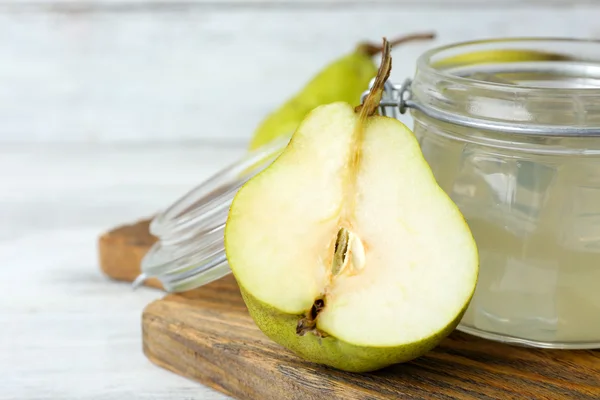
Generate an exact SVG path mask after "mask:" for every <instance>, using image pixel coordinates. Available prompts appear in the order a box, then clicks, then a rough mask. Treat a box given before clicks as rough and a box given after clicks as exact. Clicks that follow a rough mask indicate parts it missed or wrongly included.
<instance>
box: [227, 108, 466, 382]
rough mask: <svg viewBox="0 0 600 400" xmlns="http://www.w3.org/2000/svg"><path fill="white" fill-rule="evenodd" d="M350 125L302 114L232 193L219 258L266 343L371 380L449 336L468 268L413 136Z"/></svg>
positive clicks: (323, 114) (386, 124) (457, 224)
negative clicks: (273, 155) (278, 147)
mask: <svg viewBox="0 0 600 400" xmlns="http://www.w3.org/2000/svg"><path fill="white" fill-rule="evenodd" d="M358 123H359V116H358V115H357V113H356V112H355V111H354V109H353V108H352V107H351V106H349V105H348V104H346V103H333V104H329V105H325V106H320V107H318V108H316V109H315V110H313V111H312V112H311V113H310V114H309V115H308V117H307V118H306V119H305V120H304V121H303V123H302V124H301V126H300V127H299V129H298V130H297V131H296V133H295V134H294V136H293V137H292V140H291V141H290V143H289V145H288V147H287V148H286V149H285V150H284V152H283V153H282V154H281V155H280V156H279V158H278V159H276V160H275V161H274V162H273V163H272V164H271V165H270V166H269V167H268V168H267V169H265V170H264V171H263V172H261V173H260V174H259V175H257V176H255V177H254V178H253V179H251V180H250V181H249V182H248V183H246V184H245V185H244V186H243V187H242V188H241V189H240V190H239V192H238V193H237V195H236V197H235V199H234V202H233V204H232V207H231V210H230V213H229V217H228V221H227V226H226V232H225V245H226V251H227V257H228V260H229V263H230V266H231V269H232V271H233V273H234V276H235V277H236V280H237V281H238V283H239V285H240V287H241V290H242V293H243V294H244V298H245V300H246V302H247V304H248V306H249V309H250V313H251V314H252V316H253V318H254V319H255V321H256V322H257V325H258V326H259V327H260V328H261V329H262V330H263V331H264V332H265V333H266V334H267V335H268V336H269V337H271V338H272V339H273V340H275V341H277V342H279V343H281V344H283V345H284V346H286V347H288V348H291V349H292V350H294V351H296V352H297V353H298V354H300V355H302V356H303V357H304V358H307V359H309V360H313V361H315V362H320V363H324V364H328V365H331V366H334V367H337V368H340V369H346V370H351V371H368V370H373V369H378V368H381V367H383V366H386V365H389V364H393V363H397V362H402V361H407V360H409V359H412V358H415V357H418V356H419V355H421V354H422V353H423V352H425V351H427V350H429V349H430V348H432V347H434V346H435V345H437V343H438V342H439V341H440V340H441V339H442V338H443V337H444V336H446V335H447V334H448V333H449V332H450V331H451V330H452V329H454V327H455V326H456V324H457V323H458V322H459V320H460V317H461V316H462V313H464V311H465V309H466V307H467V305H468V303H469V301H470V299H471V296H472V294H473V291H474V289H475V284H476V281H477V274H478V255H477V249H476V246H475V243H474V241H473V237H472V235H471V232H470V230H469V228H468V226H467V224H466V223H465V221H464V219H463V217H462V215H461V213H460V212H459V210H458V208H457V207H456V206H455V205H454V203H453V202H452V201H451V200H450V199H449V198H448V197H447V195H446V194H445V193H444V192H443V191H442V189H441V188H440V187H439V186H438V185H437V183H436V181H435V179H434V177H433V175H432V173H431V170H430V168H429V166H428V164H427V163H426V161H425V160H424V158H423V156H422V153H421V151H420V148H419V145H418V142H417V140H416V139H415V137H414V136H413V134H412V132H411V131H410V130H409V129H408V128H406V127H405V126H404V125H403V124H402V123H401V122H400V121H398V120H395V119H392V118H387V117H380V116H374V117H371V118H369V119H368V120H367V121H366V123H365V125H364V128H362V129H360V128H359V129H357V124H358ZM361 130H362V132H359V133H357V131H361ZM357 135H360V136H361V138H360V140H358V139H357ZM336 247H337V249H336ZM340 249H342V251H340ZM340 254H341V256H340ZM359 354H360V356H359Z"/></svg>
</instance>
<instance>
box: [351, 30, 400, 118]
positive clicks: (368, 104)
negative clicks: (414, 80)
mask: <svg viewBox="0 0 600 400" xmlns="http://www.w3.org/2000/svg"><path fill="white" fill-rule="evenodd" d="M382 48H383V52H382V54H381V64H379V70H378V71H377V76H376V77H375V82H374V83H373V87H372V88H371V90H370V92H369V94H368V95H367V98H366V99H365V101H364V103H363V104H362V105H360V106H358V107H357V108H356V110H355V111H357V112H360V118H361V120H362V121H363V122H364V119H365V118H366V117H367V116H371V115H373V114H375V111H377V108H378V107H379V103H380V102H381V97H382V96H383V91H384V86H385V82H386V81H387V79H388V78H389V77H390V72H391V70H392V55H391V51H392V46H391V43H390V42H389V41H388V40H387V39H386V38H383V46H382Z"/></svg>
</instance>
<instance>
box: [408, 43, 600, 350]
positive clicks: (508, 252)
mask: <svg viewBox="0 0 600 400" xmlns="http://www.w3.org/2000/svg"><path fill="white" fill-rule="evenodd" d="M499 49H502V50H506V49H520V50H531V51H547V52H552V53H553V54H560V55H561V57H559V58H560V59H559V60H547V59H546V58H544V59H543V60H537V61H533V62H532V61H520V60H515V61H513V62H500V63H495V62H493V61H490V62H488V63H485V64H473V63H472V62H470V61H469V58H465V57H463V58H462V61H459V62H454V63H450V65H445V66H439V65H440V64H442V62H441V61H443V60H447V59H448V58H449V57H457V56H459V55H469V54H474V53H475V52H479V51H489V50H499ZM594 56H595V57H596V59H595V61H594V58H593V57H594ZM556 58H558V57H556ZM599 58H600V44H598V43H594V42H582V41H573V40H547V39H546V40H542V39H537V40H503V41H487V42H475V43H467V44H460V45H453V46H448V47H444V48H440V49H435V50H432V51H430V52H428V53H426V54H424V55H423V56H422V57H421V58H420V59H419V62H418V66H417V72H416V75H415V78H414V81H413V83H412V85H411V100H413V101H414V102H415V103H417V104H419V105H421V106H422V107H425V108H426V109H425V110H423V112H422V111H419V110H418V109H415V110H413V112H412V116H413V119H414V132H415V135H416V136H417V138H418V139H419V142H420V144H421V148H422V151H423V154H424V156H425V158H426V160H427V161H428V163H429V164H430V166H431V168H432V171H433V173H434V176H435V177H436V179H437V181H438V184H439V185H440V186H441V187H442V189H444V190H445V191H446V192H447V193H448V194H449V196H450V197H451V198H452V199H453V201H454V202H455V203H456V204H457V206H458V207H459V209H460V210H461V212H462V213H463V215H464V217H465V219H466V220H467V223H468V224H469V226H470V228H471V230H472V232H473V235H474V237H475V241H476V243H477V246H478V249H479V254H480V273H479V280H478V284H477V289H476V292H475V295H474V297H473V300H472V302H471V305H470V307H469V309H468V311H467V313H466V315H465V316H464V318H463V320H462V322H461V325H460V329H462V330H464V331H466V332H469V333H472V334H476V335H479V336H484V337H488V338H492V339H499V340H504V341H512V342H519V343H524V344H532V345H536V346H540V347H563V348H568V347H574V348H585V347H600V136H597V135H598V134H600V132H599V131H598V129H597V128H598V127H600V64H599V63H598V59H599ZM436 64H437V65H438V66H436ZM422 107H421V108H422ZM431 110H434V112H433V114H435V113H442V114H444V115H446V116H449V117H450V118H448V121H447V122H443V121H441V120H440V119H439V115H433V116H430V115H426V114H432V112H431ZM435 117H437V118H435ZM465 122H466V124H465ZM594 130H595V132H594Z"/></svg>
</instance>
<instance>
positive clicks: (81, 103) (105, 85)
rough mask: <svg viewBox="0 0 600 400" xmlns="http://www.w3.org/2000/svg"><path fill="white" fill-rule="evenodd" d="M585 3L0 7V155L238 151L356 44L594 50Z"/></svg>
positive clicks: (99, 0) (399, 67) (146, 1)
mask: <svg viewBox="0 0 600 400" xmlns="http://www.w3.org/2000/svg"><path fill="white" fill-rule="evenodd" d="M598 21H600V2H598V1H584V0H546V1H544V0H539V1H535V0H514V1H513V0H458V1H445V0H422V1H419V0H396V1H394V0H374V1H368V0H363V1H361V0H321V1H318V0H312V1H291V0H290V1H278V0H224V1H214V0H213V1H210V0H174V1H167V0H164V1H163V0H90V1H85V0H82V1H77V0H70V1H69V0H67V1H65V0H40V1H37V2H36V1H17V0H8V1H7V0H4V1H2V2H0V60H1V62H0V144H1V143H3V142H4V143H7V142H26V143H29V142H36V143H46V142H51V143H56V142H59V143H62V142H80V143H113V142H135V143H138V142H142V143H148V142H161V143H162V142H174V143H178V142H187V141H199V142H202V143H218V144H233V145H243V144H245V143H246V141H247V140H248V138H249V136H250V135H251V132H252V130H253V129H254V127H255V126H256V124H257V123H258V122H259V120H260V119H261V118H262V117H263V116H264V115H265V114H266V113H268V112H269V111H270V110H272V109H273V108H275V107H276V106H277V105H279V104H280V103H281V102H282V101H283V100H284V99H285V98H286V97H288V96H289V95H291V94H292V93H293V92H295V91H296V90H298V89H299V88H301V87H302V85H303V84H304V83H305V82H306V81H307V80H308V79H309V78H310V77H311V76H312V75H313V74H315V73H316V72H317V71H318V70H319V69H321V68H322V67H323V66H324V65H325V64H326V63H327V62H329V61H331V60H333V59H335V58H337V57H339V56H340V55H342V54H343V53H345V52H348V51H351V50H352V49H353V47H354V45H355V44H356V42H358V41H360V40H363V39H368V40H373V41H376V42H378V43H379V41H380V39H381V37H382V36H384V35H386V36H388V37H390V38H391V37H394V36H398V35H402V34H405V33H409V32H415V31H428V30H435V31H436V32H438V39H437V40H436V41H434V42H421V43H414V44H410V45H406V46H403V47H398V48H397V49H396V50H395V51H394V57H395V60H394V61H395V62H394V71H393V74H392V79H394V80H403V78H404V77H406V76H411V75H412V74H413V71H414V66H415V60H416V58H417V57H418V56H419V54H420V53H422V52H423V51H424V50H425V49H427V48H430V47H432V46H437V45H439V44H442V43H449V42H455V41H462V40H470V39H482V38H490V37H498V36H519V35H526V36H570V37H585V38H600V23H599V22H598Z"/></svg>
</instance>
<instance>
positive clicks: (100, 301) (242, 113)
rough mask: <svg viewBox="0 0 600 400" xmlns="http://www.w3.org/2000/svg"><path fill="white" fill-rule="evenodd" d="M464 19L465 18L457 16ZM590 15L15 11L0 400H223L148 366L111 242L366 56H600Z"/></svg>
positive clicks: (63, 7) (22, 1)
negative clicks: (574, 44) (426, 34)
mask: <svg viewBox="0 0 600 400" xmlns="http://www.w3.org/2000/svg"><path fill="white" fill-rule="evenodd" d="M450 3H451V4H452V5H451V6H450ZM599 19H600V2H594V1H591V0H459V1H452V2H449V1H446V0H422V1H418V0H362V1H361V0H319V1H317V0H306V1H302V0H298V1H293V0H225V1H221V2H216V1H211V0H183V1H176V2H172V1H169V0H33V1H30V0H0V60H1V61H0V400H2V399H11V400H12V399H15V400H16V399H19V400H22V399H28V400H36V399H56V400H58V399H60V400H80V399H81V400H92V399H93V400H122V399H127V400H135V399H171V400H178V399H209V400H210V399H221V398H224V397H223V396H221V395H220V394H218V393H216V392H213V391H211V390H209V389H207V388H204V387H203V386H201V385H199V384H197V383H195V382H190V381H188V380H186V379H183V378H180V377H178V376H176V375H174V374H171V373H169V372H167V371H164V370H162V369H160V368H158V367H156V366H154V365H152V364H151V363H150V362H148V361H147V360H146V359H145V358H144V356H143V354H142V350H141V334H140V314H141V311H142V309H143V307H144V306H145V305H146V304H148V302H150V301H152V300H153V299H156V298H159V297H160V296H161V293H160V292H158V291H154V290H150V289H144V288H142V289H140V290H138V291H136V292H132V291H131V290H130V288H129V287H128V285H127V284H123V283H115V282H111V281H109V280H108V279H107V278H105V277H103V276H102V275H101V273H100V272H99V269H98V264H97V253H96V240H97V237H98V235H99V234H100V233H101V232H103V231H105V230H106V229H109V228H111V227H113V226H114V225H116V224H120V223H123V222H127V221H133V220H135V219H137V218H140V217H143V216H146V215H149V214H151V213H153V212H155V211H156V210H158V209H161V208H163V207H165V206H167V205H168V204H170V203H171V202H172V201H173V200H175V199H176V198H177V197H179V196H180V195H182V194H183V193H184V192H185V191H187V190H188V189H190V188H191V187H193V186H194V185H195V184H197V183H199V182H200V181H201V180H202V179H204V178H206V177H207V176H208V175H209V174H210V173H212V172H214V171H216V170H217V169H218V168H219V167H221V166H223V165H225V164H226V163H228V162H231V161H233V160H234V159H235V158H236V157H238V156H239V155H241V154H242V153H243V148H244V145H245V143H246V141H247V140H248V138H249V135H250V133H251V131H252V129H253V127H254V126H255V125H256V124H257V122H258V121H259V120H260V119H261V118H262V117H263V116H264V115H265V114H266V113H267V112H269V111H270V110H272V109H273V108H274V107H275V106H277V105H278V104H280V103H281V102H282V101H283V100H284V99H285V98H286V97H288V96H289V95H290V94H291V93H293V92H294V91H295V90H297V89H298V88H300V87H301V86H302V84H303V83H304V82H305V81H306V80H307V79H308V78H309V77H311V76H312V75H313V74H314V73H316V72H317V71H318V70H319V69H320V68H321V67H322V66H323V65H324V64H325V63H327V62H329V61H331V60H332V59H334V58H336V57H338V56H339V55H341V54H343V53H345V52H347V51H350V50H351V49H352V48H353V47H354V45H355V44H356V42H358V41H360V40H365V39H369V40H373V41H377V42H379V41H380V40H381V37H382V36H384V35H385V36H388V37H393V36H396V35H401V34H405V33H409V32H416V31H429V30H431V29H434V30H435V31H437V33H438V39H437V40H436V41H434V42H430V43H418V44H411V45H407V46H403V47H402V48H398V49H396V50H394V53H393V56H394V70H393V72H392V79H393V80H396V81H401V80H403V79H404V78H405V77H407V76H412V74H413V73H414V68H415V61H416V58H417V57H418V56H419V55H420V54H421V53H422V52H423V51H424V50H426V49H428V48H431V47H433V46H437V45H441V44H444V43H451V42H455V41H463V40H470V39H482V38H491V37H498V36H517V35H533V36H570V37H585V38H600V25H599V24H598V20H599Z"/></svg>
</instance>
